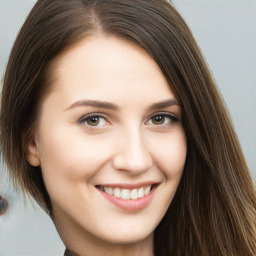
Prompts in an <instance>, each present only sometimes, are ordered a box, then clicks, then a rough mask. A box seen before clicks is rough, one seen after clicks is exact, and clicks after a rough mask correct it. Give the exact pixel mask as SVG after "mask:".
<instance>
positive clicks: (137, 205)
mask: <svg viewBox="0 0 256 256" xmlns="http://www.w3.org/2000/svg"><path fill="white" fill-rule="evenodd" d="M97 189H98V191H99V192H100V193H101V195H102V196H104V197H105V198H106V199H107V200H109V201H110V202H111V203H113V204H114V205H115V206H117V207H119V208H121V209H123V210H125V211H129V212H136V211H140V210H143V209H145V208H146V207H147V206H148V205H149V203H150V201H151V200H152V198H153V195H154V193H155V190H156V186H154V187H153V188H152V189H151V191H150V193H149V194H147V195H146V196H144V197H142V198H139V199H128V200H125V199H121V198H118V197H115V196H112V195H109V194H107V193H106V192H104V191H102V190H101V189H99V188H97Z"/></svg>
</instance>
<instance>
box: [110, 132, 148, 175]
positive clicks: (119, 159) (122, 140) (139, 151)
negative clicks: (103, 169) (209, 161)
mask: <svg viewBox="0 0 256 256" xmlns="http://www.w3.org/2000/svg"><path fill="white" fill-rule="evenodd" d="M117 144H118V146H117V147H116V152H115V155H114V158H113V166H114V168H115V169H117V170H122V171H127V172H129V173H131V174H133V175H138V174H140V173H143V172H145V171H147V170H148V169H149V168H150V167H151V166H152V165H153V160H152V156H151V153H150V151H149V148H148V147H147V145H146V143H145V139H144V138H143V136H142V135H141V131H140V130H139V129H137V130H132V129H131V131H128V132H123V133H121V135H120V137H119V138H118V141H117Z"/></svg>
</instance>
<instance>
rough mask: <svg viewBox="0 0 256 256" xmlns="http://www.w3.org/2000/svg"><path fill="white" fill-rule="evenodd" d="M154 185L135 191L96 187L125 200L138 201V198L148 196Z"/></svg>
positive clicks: (135, 189)
mask: <svg viewBox="0 0 256 256" xmlns="http://www.w3.org/2000/svg"><path fill="white" fill-rule="evenodd" d="M153 186H154V185H149V186H144V187H138V188H133V189H128V188H118V187H116V188H113V187H107V186H96V187H98V188H99V189H100V190H101V191H103V192H105V193H107V194H109V195H111V196H114V197H117V198H121V199H124V200H136V199H138V198H143V197H144V196H146V195H148V194H149V193H150V191H151V190H152V188H153Z"/></svg>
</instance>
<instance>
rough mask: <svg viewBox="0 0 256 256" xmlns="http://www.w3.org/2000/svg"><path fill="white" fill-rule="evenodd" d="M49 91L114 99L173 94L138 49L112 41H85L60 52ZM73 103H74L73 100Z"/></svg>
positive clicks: (52, 66)
mask: <svg viewBox="0 0 256 256" xmlns="http://www.w3.org/2000/svg"><path fill="white" fill-rule="evenodd" d="M49 76H50V81H51V83H50V84H51V87H52V88H53V89H54V91H55V90H57V91H59V92H60V91H68V94H69V96H70V98H72V96H73V97H74V98H75V97H77V96H78V95H80V96H81V95H83V94H84V95H86V97H89V98H90V97H92V98H94V97H97V99H98V100H101V99H100V98H101V97H103V99H102V100H106V98H111V99H114V98H115V97H120V96H122V97H123V98H126V97H127V96H128V95H131V96H133V95H134V94H135V93H138V94H140V95H144V96H145V95H146V94H153V95H154V96H157V95H158V94H159V95H163V94H170V93H171V94H172V92H171V89H170V86H169V84H168V82H167V81H166V79H165V77H164V76H163V74H162V72H161V70H160V68H159V66H158V65H157V63H156V62H155V61H154V60H153V59H152V58H151V57H150V56H149V55H148V54H147V53H146V51H145V50H143V49H142V48H140V47H139V46H137V45H135V44H132V43H130V42H127V41H125V40H122V39H118V38H115V37H103V36H98V37H92V38H89V39H88V38H87V39H85V40H83V41H81V42H79V43H78V44H76V45H74V46H73V47H71V48H70V49H68V50H66V51H65V52H63V53H62V54H61V55H60V56H58V57H57V58H56V59H55V60H54V61H53V62H52V63H51V68H50V69H49ZM74 100H75V99H74Z"/></svg>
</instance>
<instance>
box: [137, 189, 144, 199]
mask: <svg viewBox="0 0 256 256" xmlns="http://www.w3.org/2000/svg"><path fill="white" fill-rule="evenodd" d="M143 196H144V189H143V188H140V189H139V191H138V198H142V197H143Z"/></svg>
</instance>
